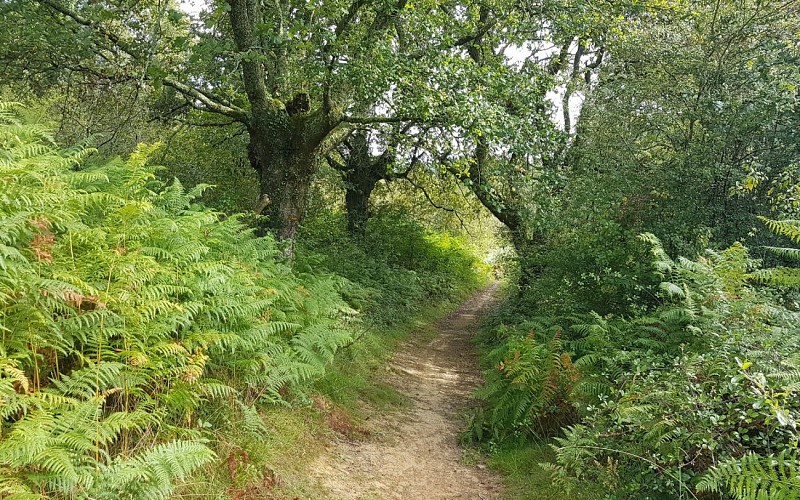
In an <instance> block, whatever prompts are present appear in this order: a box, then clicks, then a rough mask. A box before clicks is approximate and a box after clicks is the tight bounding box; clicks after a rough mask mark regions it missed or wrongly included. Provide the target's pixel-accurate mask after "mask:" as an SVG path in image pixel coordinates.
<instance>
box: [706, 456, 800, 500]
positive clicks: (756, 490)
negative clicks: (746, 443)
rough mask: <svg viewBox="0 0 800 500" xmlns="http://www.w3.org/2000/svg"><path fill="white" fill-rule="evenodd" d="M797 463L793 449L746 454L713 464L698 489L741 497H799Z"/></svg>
mask: <svg viewBox="0 0 800 500" xmlns="http://www.w3.org/2000/svg"><path fill="white" fill-rule="evenodd" d="M799 473H800V462H799V461H798V459H797V455H796V453H795V452H788V451H783V452H781V453H779V454H778V455H775V456H768V457H764V456H760V455H757V454H755V453H748V454H747V455H745V456H743V457H742V458H740V459H736V460H729V461H727V462H724V463H722V464H719V465H717V466H716V467H713V468H712V469H711V470H709V471H708V472H707V473H706V474H705V475H704V476H703V477H702V478H701V479H700V481H699V482H698V483H697V489H698V490H699V491H707V492H715V493H724V492H727V493H729V494H730V495H731V496H733V497H734V498H738V499H741V500H760V499H775V500H783V499H787V500H788V499H794V498H800V477H799V476H798V474H799Z"/></svg>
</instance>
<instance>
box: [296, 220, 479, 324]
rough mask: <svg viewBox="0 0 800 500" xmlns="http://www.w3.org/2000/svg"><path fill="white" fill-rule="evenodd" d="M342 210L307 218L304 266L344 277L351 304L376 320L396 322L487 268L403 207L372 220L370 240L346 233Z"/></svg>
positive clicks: (466, 285)
mask: <svg viewBox="0 0 800 500" xmlns="http://www.w3.org/2000/svg"><path fill="white" fill-rule="evenodd" d="M345 228H346V224H345V219H344V214H343V213H340V212H326V213H325V214H324V215H318V216H316V217H314V218H312V219H311V220H309V221H307V223H306V225H305V228H304V232H303V235H302V238H301V244H302V246H303V251H301V252H299V253H300V255H301V258H300V261H301V262H300V264H301V265H302V266H304V267H306V268H312V267H321V268H323V269H326V270H328V271H329V272H332V273H335V274H337V275H340V276H344V277H345V278H347V279H348V280H350V281H351V282H353V283H354V284H356V286H351V287H348V288H347V289H343V290H342V293H343V294H344V295H345V297H346V298H347V299H348V301H349V302H350V304H351V305H352V306H353V307H354V308H355V309H358V310H359V311H362V312H364V318H365V319H368V320H369V321H371V322H373V323H375V324H386V325H389V324H394V323H396V322H397V321H399V320H400V319H401V318H403V317H404V316H407V315H408V314H409V313H412V312H414V311H416V310H417V309H419V308H420V306H421V305H423V304H428V303H430V302H431V301H441V300H446V299H449V298H452V297H454V296H456V295H458V293H459V292H460V291H463V290H469V289H472V288H474V287H475V286H477V285H478V284H479V283H480V281H481V278H482V276H483V275H485V271H486V270H485V269H484V267H483V266H482V264H481V263H480V262H479V261H478V259H477V258H476V257H475V255H473V254H472V252H470V251H469V250H468V249H467V247H466V245H464V243H463V242H462V241H461V240H459V239H458V238H456V237H453V236H450V235H449V234H445V233H437V232H433V231H430V230H426V229H425V228H423V227H422V226H421V225H420V224H418V223H416V222H414V221H412V220H411V219H410V218H409V216H408V215H406V214H405V213H403V212H402V211H386V212H382V213H379V214H377V215H376V216H374V217H373V218H371V219H370V221H369V224H368V226H367V235H366V239H365V241H364V242H362V243H357V242H355V241H354V240H353V239H352V238H350V237H348V235H347V234H346V229H345Z"/></svg>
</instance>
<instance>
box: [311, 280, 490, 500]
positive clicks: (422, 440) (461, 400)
mask: <svg viewBox="0 0 800 500" xmlns="http://www.w3.org/2000/svg"><path fill="white" fill-rule="evenodd" d="M496 293H497V285H496V284H495V285H492V286H490V287H489V288H486V289H485V290H483V291H481V292H479V293H478V294H476V295H475V296H473V297H472V298H471V299H469V300H468V301H466V302H465V303H464V304H463V305H462V306H461V307H460V308H459V309H458V310H457V311H456V312H454V313H452V314H451V315H450V316H449V317H448V318H446V319H444V320H442V321H441V322H440V323H439V324H438V326H437V330H438V335H437V336H436V338H434V339H433V341H432V342H430V341H428V342H420V341H419V340H417V341H416V342H415V341H414V340H411V341H410V342H408V343H407V344H405V345H404V346H403V347H401V349H400V350H399V351H398V352H397V354H396V355H395V356H394V357H393V359H392V360H391V362H390V364H389V371H387V381H388V382H389V383H390V384H391V385H393V386H395V387H396V388H397V389H398V390H399V391H400V392H402V393H403V394H405V395H406V396H407V397H408V398H409V399H410V401H411V405H410V408H408V409H407V410H406V411H403V412H399V413H397V414H393V415H389V416H379V415H378V416H375V417H374V418H373V419H372V421H373V425H375V426H376V428H374V429H372V436H371V437H370V438H368V439H367V440H366V441H360V442H359V441H349V440H345V439H344V438H341V440H340V441H339V442H337V443H336V444H335V445H334V446H333V449H331V450H330V451H329V453H327V454H326V456H324V457H322V458H321V459H320V460H319V462H318V463H317V464H315V466H314V471H315V472H314V474H315V476H316V478H317V480H318V481H319V483H320V486H321V487H322V489H323V490H325V491H327V492H329V497H330V498H335V499H359V500H361V499H411V500H416V499H426V500H427V499H496V498H499V494H500V486H499V481H498V479H497V478H496V477H494V476H493V474H491V473H490V472H489V471H487V470H486V468H485V467H484V466H483V465H466V464H465V461H464V460H463V459H462V449H461V448H460V447H459V445H458V433H459V432H460V431H461V430H463V427H464V419H463V416H462V415H463V412H464V410H465V409H466V408H467V407H468V406H469V405H470V394H471V392H472V391H473V390H474V389H475V387H477V385H478V384H479V383H480V378H479V377H480V372H479V369H478V366H477V361H476V356H475V354H474V352H473V347H472V344H471V338H472V336H473V335H474V333H475V331H476V328H477V327H476V324H475V323H476V319H477V317H478V316H479V314H480V313H481V312H482V311H483V310H485V309H486V307H487V306H489V305H490V304H491V303H492V301H493V300H494V299H495V296H496ZM381 418H382V419H383V420H382V421H379V422H374V420H378V419H381Z"/></svg>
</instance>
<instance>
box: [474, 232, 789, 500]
mask: <svg viewBox="0 0 800 500" xmlns="http://www.w3.org/2000/svg"><path fill="white" fill-rule="evenodd" d="M767 223H768V224H769V225H770V226H771V227H772V228H773V229H774V230H775V231H777V232H779V233H780V234H783V235H786V236H788V237H789V238H791V239H793V241H797V235H800V229H797V227H798V225H797V223H796V222H781V223H778V222H772V221H767ZM642 240H643V241H644V242H645V243H647V244H648V245H649V246H650V248H651V256H652V257H651V259H652V262H653V270H654V272H655V273H656V275H657V277H658V278H659V280H660V284H659V285H658V287H657V288H656V289H655V290H653V293H654V295H655V296H656V297H658V305H657V306H656V307H653V308H651V309H649V310H647V312H645V313H640V314H637V315H632V316H624V315H611V314H609V315H605V316H601V315H599V314H596V313H589V314H587V313H574V314H571V315H564V316H556V315H542V316H534V315H525V314H524V312H523V313H522V314H521V313H520V312H519V311H517V312H515V313H514V312H512V313H510V314H509V313H508V312H505V313H503V314H501V316H499V317H498V318H496V320H495V324H494V326H492V327H490V328H489V329H488V330H487V331H486V332H485V333H484V335H483V337H482V339H481V340H482V343H483V345H484V346H485V349H486V351H485V355H484V360H485V362H486V364H487V367H486V371H485V378H486V381H487V382H486V385H485V386H484V387H483V388H481V389H480V390H479V391H478V393H477V396H478V398H479V399H481V400H483V402H484V406H483V408H481V409H480V410H478V411H477V412H476V413H475V414H474V415H473V416H472V421H471V427H470V431H469V432H468V433H467V434H466V436H465V438H466V439H467V440H469V441H472V442H475V443H479V444H482V446H484V447H486V448H487V449H489V450H493V451H495V452H496V463H497V464H498V467H499V468H500V469H503V468H504V467H506V466H505V465H504V459H503V457H504V456H506V454H507V453H508V452H507V451H504V450H507V449H508V447H509V446H510V447H512V448H514V447H516V449H517V450H518V451H517V452H515V455H514V456H516V455H518V454H523V455H524V454H526V453H528V452H531V453H533V454H535V453H534V452H533V450H535V449H539V448H540V447H541V445H540V444H539V443H541V442H542V441H543V440H550V443H551V448H552V451H553V455H552V456H551V457H547V456H542V457H541V458H542V460H541V463H540V464H538V465H534V464H533V463H528V465H527V466H526V467H529V471H530V473H531V474H533V476H532V478H531V481H532V482H531V483H530V484H531V485H533V484H534V483H536V484H538V481H539V480H538V479H535V480H534V478H541V473H542V472H544V471H547V473H548V475H549V479H550V486H548V487H549V488H555V489H556V490H557V491H560V492H561V493H562V494H564V495H571V496H574V497H576V498H590V497H591V496H584V495H589V493H588V492H591V491H593V489H595V488H598V486H599V487H600V488H601V489H602V490H603V491H604V492H605V493H604V495H605V497H609V498H633V497H637V498H652V499H659V498H688V497H695V496H700V495H701V494H704V495H710V496H711V497H715V498H716V497H720V498H728V497H733V498H795V495H796V494H797V491H798V487H797V486H798V485H797V483H796V477H795V471H796V470H797V443H798V435H797V420H798V418H800V406H798V403H797V401H796V399H797V398H796V391H797V385H796V382H797V380H798V377H797V370H798V368H797V363H798V357H797V352H798V350H799V349H798V348H799V347H800V346H798V335H797V332H798V328H800V319H798V316H797V312H796V307H795V306H794V305H793V304H794V302H793V298H794V295H793V292H791V291H790V290H789V289H788V288H787V287H794V286H796V281H795V280H796V279H797V270H796V269H795V268H792V267H783V268H776V269H760V268H759V262H757V261H755V260H753V259H751V258H750V256H749V253H748V251H747V249H746V248H745V247H744V246H742V245H741V244H738V243H737V244H734V245H733V246H731V247H730V248H728V249H726V250H723V251H711V250H708V251H707V252H705V254H704V255H702V256H700V257H698V258H697V259H695V260H689V259H685V258H680V259H675V260H673V259H671V258H670V257H669V256H668V255H667V254H666V252H665V251H664V250H663V248H662V247H661V244H660V242H659V241H658V240H657V239H656V238H655V237H654V236H652V235H643V236H642ZM772 251H773V252H776V253H778V254H780V255H781V256H783V257H789V258H794V257H795V253H796V251H794V250H792V249H788V248H776V249H772ZM765 284H767V285H769V286H765ZM527 447H533V448H529V450H528V451H525V450H526V448H527ZM511 472H512V474H511V476H510V477H511V479H510V480H515V478H517V479H518V478H519V475H518V474H516V473H515V472H514V471H511ZM531 487H532V488H533V486H531ZM539 487H540V486H536V488H539Z"/></svg>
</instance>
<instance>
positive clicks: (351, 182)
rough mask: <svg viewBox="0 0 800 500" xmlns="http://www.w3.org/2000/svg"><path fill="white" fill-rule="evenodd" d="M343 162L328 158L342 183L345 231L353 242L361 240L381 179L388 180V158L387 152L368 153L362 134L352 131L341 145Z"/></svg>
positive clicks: (368, 149) (367, 146)
mask: <svg viewBox="0 0 800 500" xmlns="http://www.w3.org/2000/svg"><path fill="white" fill-rule="evenodd" d="M340 154H341V156H342V160H343V162H341V163H340V162H338V161H336V160H333V159H332V158H329V159H328V162H329V163H330V164H331V166H332V167H333V168H334V169H336V170H338V171H339V173H340V174H341V176H342V180H344V188H345V195H344V203H345V210H346V212H347V231H348V232H349V233H350V236H352V237H353V239H356V240H363V239H364V236H365V233H366V229H367V221H368V220H369V217H370V213H369V199H370V196H371V195H372V191H374V190H375V186H377V185H378V182H379V181H380V180H381V179H387V180H388V179H390V178H392V173H391V172H390V171H389V169H388V167H389V164H390V163H391V155H390V154H389V150H388V149H387V151H386V152H384V153H383V154H382V155H380V156H373V155H372V154H371V152H370V146H369V139H368V137H367V134H366V133H365V132H355V133H352V134H350V136H349V137H348V138H347V139H346V140H345V141H344V142H343V143H342V147H341V148H340Z"/></svg>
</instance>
